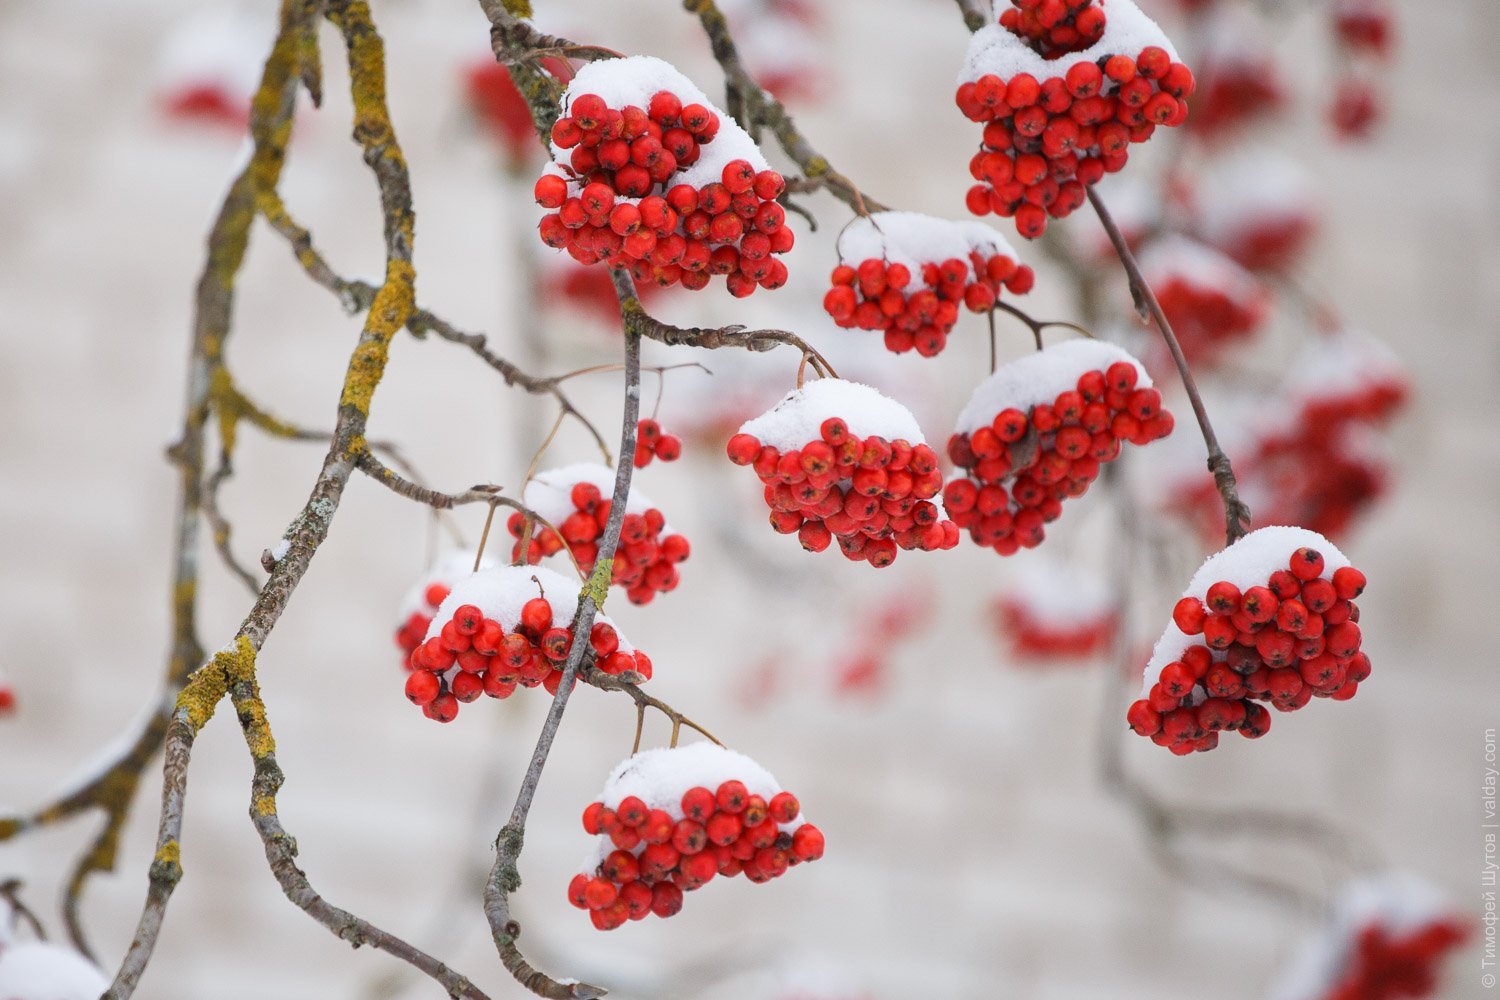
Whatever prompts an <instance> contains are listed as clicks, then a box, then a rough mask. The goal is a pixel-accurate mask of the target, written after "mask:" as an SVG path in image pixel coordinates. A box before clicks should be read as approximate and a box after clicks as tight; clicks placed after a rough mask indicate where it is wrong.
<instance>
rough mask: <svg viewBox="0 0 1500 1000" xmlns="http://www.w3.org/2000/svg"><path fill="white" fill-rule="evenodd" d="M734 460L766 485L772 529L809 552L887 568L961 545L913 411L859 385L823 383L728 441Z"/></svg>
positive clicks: (792, 395) (799, 392)
mask: <svg viewBox="0 0 1500 1000" xmlns="http://www.w3.org/2000/svg"><path fill="white" fill-rule="evenodd" d="M728 452H729V459H730V461H732V462H734V463H735V464H736V465H749V466H753V467H754V469H755V473H756V475H758V476H759V477H760V480H761V482H762V483H763V484H765V500H766V506H767V507H769V508H770V509H771V526H772V527H773V528H775V529H776V530H777V531H779V532H781V533H782V534H785V535H790V534H796V535H797V537H798V539H799V540H800V541H801V542H802V547H803V548H804V549H806V550H808V551H809V552H822V551H823V550H824V549H826V548H828V547H829V545H830V544H831V543H833V542H837V543H838V548H839V551H840V552H842V553H843V554H844V556H845V557H846V558H848V559H851V560H854V561H856V562H867V563H869V564H870V565H871V566H875V567H882V566H889V565H890V564H891V563H892V562H894V561H895V558H896V553H897V551H898V550H899V549H908V550H910V549H921V550H923V551H935V550H938V549H951V548H953V546H954V545H956V544H958V528H957V527H956V526H955V525H954V524H953V522H951V521H949V520H948V519H947V517H946V515H945V514H944V513H943V508H942V501H941V499H939V497H938V494H939V493H940V492H941V491H942V488H943V474H942V472H941V470H939V469H938V456H937V453H936V452H934V451H933V450H932V448H930V447H928V445H927V444H926V442H925V441H924V440H923V438H922V431H921V428H919V427H918V426H917V421H916V418H915V417H913V416H912V414H911V411H910V410H908V409H907V408H906V407H904V406H902V405H901V404H900V403H898V402H896V401H895V400H892V399H889V398H887V397H886V396H883V395H881V394H880V392H878V391H877V390H875V389H872V388H870V387H869V386H867V385H861V384H859V383H857V382H848V381H845V380H843V379H836V378H820V379H816V380H815V381H812V382H809V383H808V384H807V385H805V386H803V387H802V388H800V389H794V390H792V391H791V392H789V393H787V395H786V397H785V398H784V399H782V401H781V402H780V403H778V404H776V407H775V409H773V410H771V411H770V412H768V413H763V414H761V415H760V416H758V417H756V418H754V419H752V420H749V421H747V422H746V423H745V424H744V425H743V426H742V427H740V432H739V433H738V434H736V435H734V436H733V437H732V438H730V439H729V445H728Z"/></svg>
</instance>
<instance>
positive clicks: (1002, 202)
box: [956, 0, 1194, 239]
mask: <svg viewBox="0 0 1500 1000" xmlns="http://www.w3.org/2000/svg"><path fill="white" fill-rule="evenodd" d="M1086 12H1087V11H1085V12H1084V13H1086ZM1080 16H1082V15H1080ZM1075 23H1076V22H1075ZM1036 44H1037V43H1035V42H1033V41H1032V40H1030V39H1028V38H1026V37H1025V36H1023V35H1018V34H1016V33H1015V32H1014V31H1012V30H1010V29H1009V28H1007V27H1006V26H1005V25H1004V23H1003V22H1002V23H1001V24H993V25H990V26H988V27H985V28H981V29H980V30H979V31H977V32H975V33H974V38H973V41H972V42H971V43H970V45H969V52H968V56H967V58H966V59H965V61H964V68H963V72H962V73H961V74H960V76H959V87H958V93H957V95H956V99H957V102H958V107H959V110H961V111H962V112H963V113H964V115H965V116H966V117H967V118H969V119H970V120H971V121H976V122H983V123H984V125H985V127H984V138H983V142H982V144H981V146H980V150H979V152H978V153H976V154H975V155H974V157H973V159H972V160H970V161H969V173H970V174H971V175H972V176H973V178H974V180H976V181H978V182H979V183H978V184H976V185H975V186H974V187H972V188H970V189H969V192H968V196H967V198H966V202H967V204H968V207H969V211H971V212H973V213H974V214H976V215H985V214H987V213H989V212H994V213H995V214H996V215H1001V216H1004V217H1007V218H1014V219H1015V222H1016V229H1017V231H1018V232H1019V233H1020V234H1021V235H1022V236H1025V237H1027V238H1029V239H1034V238H1036V237H1038V236H1040V235H1041V234H1042V232H1043V231H1045V230H1046V228H1047V217H1048V216H1049V215H1050V216H1052V217H1053V218H1057V219H1061V218H1063V217H1065V216H1067V215H1070V214H1072V212H1073V211H1074V210H1076V209H1077V208H1078V207H1079V206H1081V205H1082V204H1083V203H1084V200H1085V194H1084V187H1085V185H1088V184H1092V183H1095V182H1096V181H1098V180H1099V179H1100V178H1102V177H1103V176H1104V175H1105V174H1106V173H1114V172H1116V171H1118V170H1120V169H1121V168H1122V167H1124V166H1125V162H1126V160H1127V159H1128V158H1129V147H1130V144H1131V143H1135V142H1145V141H1146V140H1147V139H1149V138H1151V136H1152V134H1153V133H1154V132H1155V130H1156V128H1157V126H1159V125H1163V126H1174V125H1180V124H1182V122H1183V121H1185V120H1186V119H1187V102H1186V98H1187V97H1188V96H1189V95H1190V94H1191V93H1192V92H1193V86H1194V84H1193V74H1192V71H1191V70H1189V69H1188V68H1187V66H1185V65H1183V64H1182V63H1181V62H1178V61H1177V54H1176V51H1175V50H1174V49H1173V48H1172V43H1171V42H1170V41H1168V39H1167V37H1166V35H1165V34H1163V33H1162V31H1161V29H1160V28H1158V27H1157V26H1156V23H1155V22H1154V21H1152V20H1151V19H1150V18H1148V17H1147V16H1146V15H1145V14H1143V13H1141V11H1140V9H1139V8H1137V7H1136V6H1135V4H1133V3H1132V2H1131V0H1110V3H1109V17H1108V20H1107V23H1106V24H1105V26H1104V31H1103V34H1102V36H1101V37H1100V38H1099V39H1098V41H1096V42H1095V43H1094V44H1092V45H1090V46H1089V47H1088V48H1085V49H1082V50H1080V51H1077V52H1071V53H1068V54H1065V55H1059V56H1057V57H1056V58H1044V55H1043V54H1042V53H1040V52H1039V50H1038V49H1037V48H1036V47H1035V46H1036Z"/></svg>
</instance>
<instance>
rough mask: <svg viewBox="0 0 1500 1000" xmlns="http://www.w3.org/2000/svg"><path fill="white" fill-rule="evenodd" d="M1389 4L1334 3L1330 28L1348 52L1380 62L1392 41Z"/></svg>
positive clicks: (1374, 0) (1380, 0)
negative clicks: (1364, 53) (1371, 57)
mask: <svg viewBox="0 0 1500 1000" xmlns="http://www.w3.org/2000/svg"><path fill="white" fill-rule="evenodd" d="M1393 22H1394V16H1393V13H1392V10H1391V4H1390V0H1336V2H1335V3H1334V5H1333V27H1334V31H1335V32H1337V34H1338V37H1339V40H1340V41H1341V42H1342V43H1343V44H1344V45H1345V46H1346V47H1348V48H1350V49H1354V50H1356V51H1362V52H1370V53H1373V54H1374V55H1376V56H1378V57H1380V58H1382V59H1384V58H1385V57H1386V56H1388V55H1390V52H1391V43H1392V41H1393V40H1394V38H1395V30H1394V24H1393Z"/></svg>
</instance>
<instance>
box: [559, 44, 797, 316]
mask: <svg viewBox="0 0 1500 1000" xmlns="http://www.w3.org/2000/svg"><path fill="white" fill-rule="evenodd" d="M552 157H553V163H552V165H551V166H550V167H549V169H548V171H547V172H546V173H544V174H543V175H542V176H541V178H540V179H539V180H538V181H537V182H536V190H535V196H536V201H537V204H539V205H541V206H542V207H543V208H546V209H550V210H551V212H550V213H549V214H548V215H546V216H544V217H543V218H542V222H541V230H540V231H541V237H542V242H544V243H546V244H547V245H548V246H550V247H555V248H558V249H564V250H567V251H568V253H569V254H570V255H572V257H573V259H574V260H577V261H578V262H579V263H582V264H596V263H600V262H603V263H605V264H607V265H608V266H610V267H628V268H630V269H631V272H632V274H633V275H634V276H635V278H636V280H637V282H640V283H647V282H651V283H655V284H658V285H662V286H668V285H675V284H679V283H680V284H681V285H682V286H683V287H684V288H690V289H699V288H704V287H706V286H707V285H708V282H709V279H710V278H711V276H713V275H724V278H725V283H726V285H727V287H728V288H729V291H730V292H731V293H732V294H734V295H736V296H745V295H749V294H751V293H752V292H754V291H755V289H756V287H757V286H759V287H762V288H780V287H781V286H782V285H784V284H786V279H787V270H786V265H785V264H783V263H782V262H781V261H779V260H776V259H775V255H778V254H784V253H786V252H787V251H788V250H790V249H791V248H792V244H793V242H794V237H793V234H792V231H791V230H790V229H789V228H787V225H786V210H785V209H784V208H782V207H781V205H780V204H778V203H777V201H776V199H777V198H778V197H780V196H781V193H782V192H783V191H784V190H785V187H786V185H785V183H784V181H783V180H782V177H781V175H780V174H778V173H777V172H776V171H774V170H772V169H770V167H769V166H768V165H767V163H766V160H765V157H764V156H762V155H761V153H760V150H759V149H758V148H757V147H756V145H755V143H754V142H753V141H752V140H751V139H750V137H749V135H747V134H746V133H745V131H744V130H743V129H742V128H740V127H739V125H737V124H735V122H734V121H733V120H732V119H730V118H729V117H728V116H726V115H724V114H722V113H721V112H720V111H718V110H717V109H716V108H715V107H714V106H713V104H712V102H710V101H709V100H708V98H707V97H705V96H704V95H703V92H702V91H700V90H699V89H698V88H697V87H695V86H693V84H692V83H691V82H690V81H689V80H688V79H687V78H686V77H684V76H683V75H682V74H681V73H679V72H678V71H677V70H676V69H674V68H673V67H672V66H671V65H669V64H668V63H665V62H663V61H662V60H660V59H655V58H651V57H649V56H631V57H630V58H627V59H605V60H600V61H598V62H593V63H590V64H589V65H587V66H585V67H584V68H583V69H581V70H579V72H578V75H577V76H576V77H574V78H573V81H572V82H571V83H570V84H569V85H568V89H567V91H566V93H565V94H564V95H563V114H562V116H561V117H559V118H558V120H557V124H556V125H555V126H554V127H553V129H552Z"/></svg>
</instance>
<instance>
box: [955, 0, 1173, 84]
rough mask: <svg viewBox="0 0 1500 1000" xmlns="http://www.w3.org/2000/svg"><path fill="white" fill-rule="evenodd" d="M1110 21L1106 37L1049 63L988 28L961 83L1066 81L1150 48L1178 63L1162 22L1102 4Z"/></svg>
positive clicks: (1018, 40)
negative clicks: (1078, 69)
mask: <svg viewBox="0 0 1500 1000" xmlns="http://www.w3.org/2000/svg"><path fill="white" fill-rule="evenodd" d="M1098 6H1099V8H1100V9H1101V10H1103V11H1104V13H1105V15H1106V18H1107V19H1106V21H1105V25H1104V35H1103V36H1102V37H1101V38H1100V39H1099V40H1098V41H1097V42H1095V43H1094V44H1093V45H1091V46H1089V47H1088V48H1086V49H1083V50H1081V51H1079V52H1069V53H1067V54H1065V55H1062V56H1059V57H1058V58H1056V59H1046V58H1043V57H1042V56H1041V55H1039V54H1038V53H1037V52H1036V51H1034V50H1033V49H1032V48H1031V46H1030V45H1029V44H1028V42H1027V40H1026V39H1025V38H1023V37H1021V36H1020V35H1017V34H1015V33H1014V32H1012V31H1010V30H1009V29H1007V28H1004V27H1002V26H1001V25H999V24H989V25H985V26H984V27H983V28H980V29H979V30H978V31H976V32H974V37H973V38H972V39H971V40H970V42H969V51H968V54H967V55H965V56H964V65H963V69H962V70H960V71H959V74H958V82H959V83H973V82H975V81H977V80H978V79H979V78H980V77H982V76H985V75H988V74H993V75H994V76H998V77H1000V78H1001V79H1004V80H1009V79H1010V78H1012V77H1014V76H1015V75H1016V74H1018V73H1029V74H1031V75H1032V76H1033V77H1035V78H1036V79H1038V80H1046V79H1047V78H1049V77H1054V76H1066V75H1067V72H1068V70H1069V69H1071V68H1072V67H1073V66H1075V65H1078V64H1079V63H1097V62H1098V61H1099V60H1100V59H1104V58H1107V57H1109V56H1112V55H1128V56H1132V57H1134V56H1135V55H1136V54H1137V53H1138V52H1140V51H1141V50H1142V49H1145V48H1148V47H1150V46H1153V45H1154V46H1156V47H1157V48H1160V49H1163V50H1165V51H1166V53H1167V55H1168V56H1170V57H1171V59H1172V61H1173V62H1179V61H1180V60H1179V59H1178V57H1177V50H1176V49H1175V48H1173V47H1172V41H1171V39H1169V38H1168V37H1167V35H1166V32H1164V31H1162V30H1161V28H1160V27H1158V26H1157V23H1156V22H1155V21H1153V20H1151V18H1149V17H1147V16H1146V15H1145V13H1143V12H1142V11H1141V9H1140V8H1139V7H1137V6H1136V5H1135V4H1134V3H1132V2H1131V0H1098Z"/></svg>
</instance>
